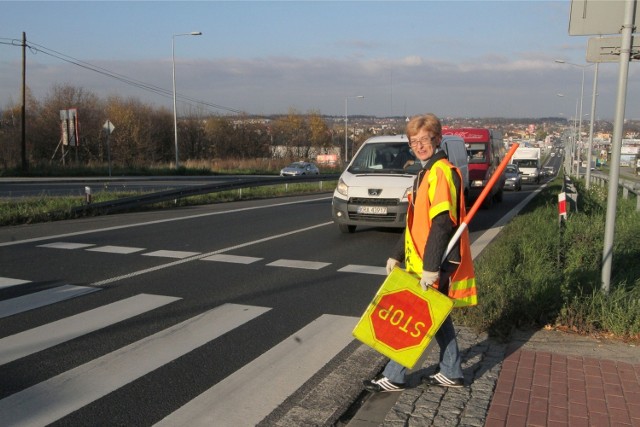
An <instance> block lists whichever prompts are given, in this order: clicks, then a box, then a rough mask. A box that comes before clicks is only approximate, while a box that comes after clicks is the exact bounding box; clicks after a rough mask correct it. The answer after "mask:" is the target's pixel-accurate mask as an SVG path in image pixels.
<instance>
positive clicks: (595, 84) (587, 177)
mask: <svg viewBox="0 0 640 427" xmlns="http://www.w3.org/2000/svg"><path fill="white" fill-rule="evenodd" d="M597 91H598V63H597V62H596V70H595V72H594V75H593V94H592V95H591V96H592V98H591V123H590V124H589V144H588V145H587V147H588V148H587V150H588V151H587V174H586V175H585V181H586V187H587V190H588V189H589V183H590V181H591V155H592V154H591V151H593V122H594V120H595V115H596V96H597Z"/></svg>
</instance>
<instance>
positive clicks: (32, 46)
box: [0, 38, 245, 114]
mask: <svg viewBox="0 0 640 427" xmlns="http://www.w3.org/2000/svg"><path fill="white" fill-rule="evenodd" d="M0 44H7V45H12V46H22V41H20V40H16V39H7V38H0ZM27 47H28V48H29V50H30V51H31V52H33V53H34V54H37V53H43V54H45V55H48V56H51V57H53V58H56V59H59V60H61V61H64V62H67V63H69V64H72V65H75V66H78V67H81V68H84V69H86V70H89V71H93V72H96V73H98V74H101V75H103V76H106V77H110V78H112V79H115V80H118V81H120V82H122V83H125V84H128V85H130V86H134V87H137V88H138V89H142V90H146V91H149V92H153V93H155V94H157V95H160V96H164V97H172V96H173V92H172V91H170V90H167V89H164V88H161V87H159V86H155V85H152V84H150V83H145V82H143V81H140V80H136V79H133V78H131V77H127V76H125V75H123V74H119V73H116V72H114V71H111V70H108V69H106V68H103V67H99V66H97V65H93V64H90V63H88V62H84V61H81V60H79V59H77V58H74V57H72V56H69V55H66V54H64V53H61V52H58V51H56V50H53V49H50V48H48V47H46V46H43V45H40V44H37V43H34V42H28V44H27ZM176 98H179V99H180V100H182V101H183V102H187V103H191V104H198V105H202V106H205V107H209V108H213V109H217V110H224V111H228V112H231V113H235V114H244V113H245V112H244V111H241V110H237V109H235V108H231V107H225V106H224V105H219V104H214V103H211V102H207V101H203V100H199V99H196V98H191V97H188V96H184V95H180V94H177V93H176Z"/></svg>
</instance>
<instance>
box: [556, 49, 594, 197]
mask: <svg viewBox="0 0 640 427" xmlns="http://www.w3.org/2000/svg"><path fill="white" fill-rule="evenodd" d="M555 62H557V63H558V64H567V65H573V66H574V67H579V68H582V84H581V85H580V116H579V117H580V119H579V124H578V138H579V139H580V142H582V100H583V98H584V70H585V69H586V68H587V67H591V66H592V65H593V64H585V65H580V64H574V63H572V62H566V61H564V60H562V59H556V60H555ZM597 78H598V67H597V65H596V75H595V77H594V83H593V84H594V97H593V100H592V101H591V126H590V128H591V129H593V120H594V119H593V117H594V116H595V103H596V99H595V88H596V86H595V85H596V80H597ZM592 142H593V135H592V134H591V135H590V137H589V146H588V150H589V153H588V154H587V157H588V159H589V161H591V145H592ZM579 153H580V151H579V150H578V165H577V166H576V175H577V176H578V177H580V154H579ZM590 170H591V163H588V164H587V175H586V177H585V178H586V181H587V187H588V186H589V179H590V178H591V172H590Z"/></svg>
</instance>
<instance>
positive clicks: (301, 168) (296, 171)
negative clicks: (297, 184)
mask: <svg viewBox="0 0 640 427" xmlns="http://www.w3.org/2000/svg"><path fill="white" fill-rule="evenodd" d="M318 174H320V169H318V167H317V166H316V165H315V164H313V163H309V162H293V163H291V164H290V165H289V166H287V167H284V168H282V169H281V170H280V176H301V175H318Z"/></svg>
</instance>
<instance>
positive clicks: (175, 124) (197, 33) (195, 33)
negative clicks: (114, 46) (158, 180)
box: [171, 31, 202, 169]
mask: <svg viewBox="0 0 640 427" xmlns="http://www.w3.org/2000/svg"><path fill="white" fill-rule="evenodd" d="M201 35H202V33H201V32H200V31H192V32H190V33H180V34H173V35H172V36H171V64H172V65H173V141H174V144H175V148H176V169H178V167H179V166H180V160H179V159H180V157H179V156H178V113H177V111H176V55H175V44H176V43H175V41H176V37H178V36H201Z"/></svg>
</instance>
